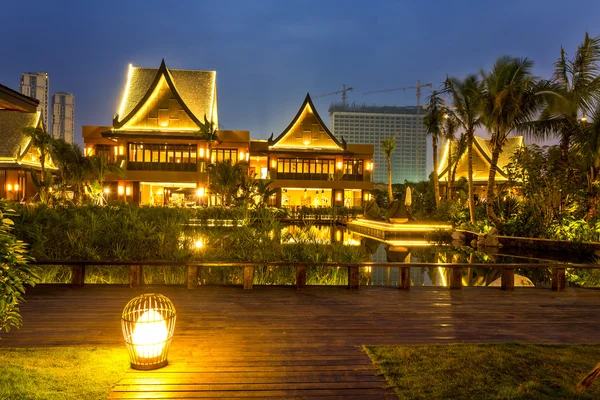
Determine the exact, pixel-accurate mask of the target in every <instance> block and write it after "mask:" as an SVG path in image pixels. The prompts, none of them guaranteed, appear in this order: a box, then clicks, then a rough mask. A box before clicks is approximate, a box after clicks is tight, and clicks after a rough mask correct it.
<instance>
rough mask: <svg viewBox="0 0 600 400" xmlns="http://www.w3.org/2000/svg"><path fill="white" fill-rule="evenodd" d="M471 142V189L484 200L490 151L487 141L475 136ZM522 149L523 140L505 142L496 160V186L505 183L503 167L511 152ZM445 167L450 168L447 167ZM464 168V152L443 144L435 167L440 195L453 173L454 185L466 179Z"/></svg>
mask: <svg viewBox="0 0 600 400" xmlns="http://www.w3.org/2000/svg"><path fill="white" fill-rule="evenodd" d="M473 139H474V140H473V186H474V189H475V194H476V195H477V197H478V198H485V196H486V190H487V183H488V177H489V174H490V165H491V161H492V147H491V145H490V140H489V139H484V138H482V137H479V136H475V137H474V138H473ZM523 145H524V142H523V136H512V137H509V138H508V139H507V141H506V144H505V145H504V147H503V149H502V153H501V154H500V157H499V159H498V168H497V169H496V178H495V181H496V183H499V184H502V183H506V182H507V181H508V174H507V171H506V167H507V166H508V164H510V161H511V157H512V156H513V155H514V154H515V152H517V151H520V150H521V149H522V148H523ZM448 164H450V167H449V166H448ZM467 164H468V158H467V151H466V149H460V147H459V142H458V141H455V140H453V141H452V142H450V141H446V143H445V145H444V147H443V152H442V158H441V159H440V163H439V166H438V176H439V182H440V192H442V193H444V192H445V191H446V190H447V188H448V182H449V181H450V180H451V179H452V178H451V176H452V174H453V173H454V182H456V181H458V180H459V179H460V178H465V179H468V176H469V175H468V165H467ZM455 168H456V169H455Z"/></svg>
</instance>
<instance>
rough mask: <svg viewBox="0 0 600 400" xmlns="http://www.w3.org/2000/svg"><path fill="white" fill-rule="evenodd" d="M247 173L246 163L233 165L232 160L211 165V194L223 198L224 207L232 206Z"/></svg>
mask: <svg viewBox="0 0 600 400" xmlns="http://www.w3.org/2000/svg"><path fill="white" fill-rule="evenodd" d="M247 173H248V172H247V163H245V162H238V163H235V164H233V163H232V162H231V160H227V161H224V162H218V163H215V164H210V165H209V166H208V176H209V178H210V184H209V189H210V191H211V193H214V194H215V195H217V196H219V197H221V199H222V203H223V205H230V204H232V203H233V201H234V199H235V195H236V193H237V191H238V190H239V189H240V185H241V184H242V183H243V181H244V177H245V176H246V175H247Z"/></svg>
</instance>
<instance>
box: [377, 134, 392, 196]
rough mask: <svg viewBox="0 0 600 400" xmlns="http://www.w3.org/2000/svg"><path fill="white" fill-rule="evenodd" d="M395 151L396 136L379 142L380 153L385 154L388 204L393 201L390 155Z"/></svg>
mask: <svg viewBox="0 0 600 400" xmlns="http://www.w3.org/2000/svg"><path fill="white" fill-rule="evenodd" d="M394 150H396V135H394V137H393V138H391V139H390V138H385V139H383V140H382V141H381V151H383V154H385V157H386V159H387V170H388V198H389V199H390V202H392V201H394V194H393V193H392V154H393V153H394Z"/></svg>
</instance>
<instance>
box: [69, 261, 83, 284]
mask: <svg viewBox="0 0 600 400" xmlns="http://www.w3.org/2000/svg"><path fill="white" fill-rule="evenodd" d="M84 281H85V265H72V266H71V286H73V287H82V286H83V282H84Z"/></svg>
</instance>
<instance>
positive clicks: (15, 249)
mask: <svg viewBox="0 0 600 400" xmlns="http://www.w3.org/2000/svg"><path fill="white" fill-rule="evenodd" d="M15 215H16V214H15V212H14V210H12V209H10V208H8V206H7V204H6V203H5V202H4V201H0V331H2V330H5V331H6V332H8V331H10V329H11V327H15V328H18V327H19V326H21V324H22V319H21V314H20V313H19V307H18V305H19V303H21V302H22V301H23V295H24V293H25V289H26V287H27V285H31V286H33V285H35V283H36V282H37V280H38V277H37V275H36V274H35V273H34V272H33V271H32V270H31V269H30V267H29V265H28V262H29V261H30V260H31V259H32V258H31V257H29V256H28V255H27V249H26V245H25V243H23V242H22V241H20V240H17V238H16V237H15V235H14V234H13V233H12V230H13V225H14V222H13V221H12V220H11V219H10V218H9V217H14V216H15Z"/></svg>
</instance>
